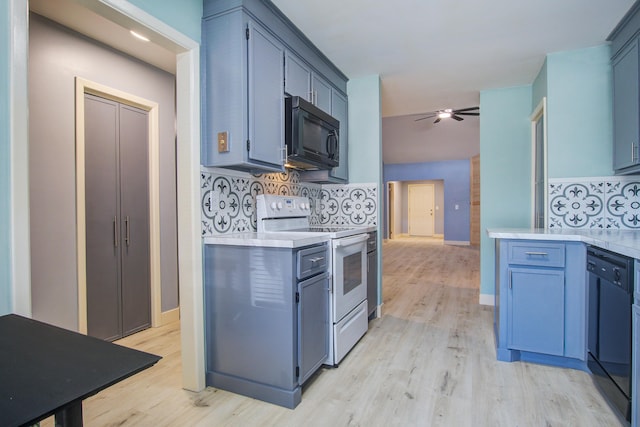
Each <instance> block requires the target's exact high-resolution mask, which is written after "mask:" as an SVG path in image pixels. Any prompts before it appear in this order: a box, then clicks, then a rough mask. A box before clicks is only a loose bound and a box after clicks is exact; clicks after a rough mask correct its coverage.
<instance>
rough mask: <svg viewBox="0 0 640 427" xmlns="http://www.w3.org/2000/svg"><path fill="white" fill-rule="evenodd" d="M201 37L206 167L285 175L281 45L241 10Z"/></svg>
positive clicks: (210, 25)
mask: <svg viewBox="0 0 640 427" xmlns="http://www.w3.org/2000/svg"><path fill="white" fill-rule="evenodd" d="M202 37H203V43H202V58H203V60H202V65H203V66H202V77H201V79H202V91H203V96H202V164H203V165H205V166H218V167H230V168H236V169H241V170H266V171H282V170H284V153H285V147H284V89H283V82H284V70H283V68H282V63H283V60H284V47H283V45H282V44H281V43H279V42H278V41H277V40H276V39H275V38H274V37H273V36H272V35H270V34H269V31H268V30H267V29H266V28H264V27H262V26H261V25H260V24H258V23H257V22H255V21H253V20H251V19H250V17H249V15H248V14H246V13H244V12H243V11H242V10H235V11H233V12H231V13H227V14H223V15H219V16H214V17H211V18H206V19H204V20H203V24H202Z"/></svg>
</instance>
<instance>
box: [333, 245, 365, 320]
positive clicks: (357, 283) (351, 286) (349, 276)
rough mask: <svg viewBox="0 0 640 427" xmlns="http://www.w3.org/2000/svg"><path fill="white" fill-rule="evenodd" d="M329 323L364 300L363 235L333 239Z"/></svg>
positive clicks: (340, 317)
mask: <svg viewBox="0 0 640 427" xmlns="http://www.w3.org/2000/svg"><path fill="white" fill-rule="evenodd" d="M331 246H332V264H333V307H334V310H333V322H334V323H337V322H339V321H340V320H341V319H342V318H343V317H344V316H346V315H347V314H348V313H349V312H350V311H351V310H353V309H354V308H356V307H357V306H358V304H360V303H361V302H362V301H364V300H365V299H366V298H367V234H358V235H356V236H352V237H345V238H342V239H334V240H333V241H332V242H331Z"/></svg>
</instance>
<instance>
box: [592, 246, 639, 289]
mask: <svg viewBox="0 0 640 427" xmlns="http://www.w3.org/2000/svg"><path fill="white" fill-rule="evenodd" d="M587 271H588V272H589V273H592V274H594V275H596V276H598V277H600V278H602V279H605V280H607V281H609V282H611V283H613V284H614V285H616V286H619V287H621V288H623V289H624V290H630V289H629V286H630V284H631V286H633V282H632V278H633V276H632V274H633V259H631V258H628V257H625V256H623V255H619V254H616V253H614V252H610V251H606V250H604V249H600V248H595V247H588V248H587Z"/></svg>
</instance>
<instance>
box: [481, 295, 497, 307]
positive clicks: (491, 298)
mask: <svg viewBox="0 0 640 427" xmlns="http://www.w3.org/2000/svg"><path fill="white" fill-rule="evenodd" d="M495 301H496V297H495V295H491V294H480V301H479V302H480V305H495Z"/></svg>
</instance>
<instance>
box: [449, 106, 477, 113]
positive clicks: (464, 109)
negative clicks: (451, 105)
mask: <svg viewBox="0 0 640 427" xmlns="http://www.w3.org/2000/svg"><path fill="white" fill-rule="evenodd" d="M479 109H480V107H468V108H460V109H458V110H453V113H456V114H457V113H460V112H462V111H473V110H479Z"/></svg>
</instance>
